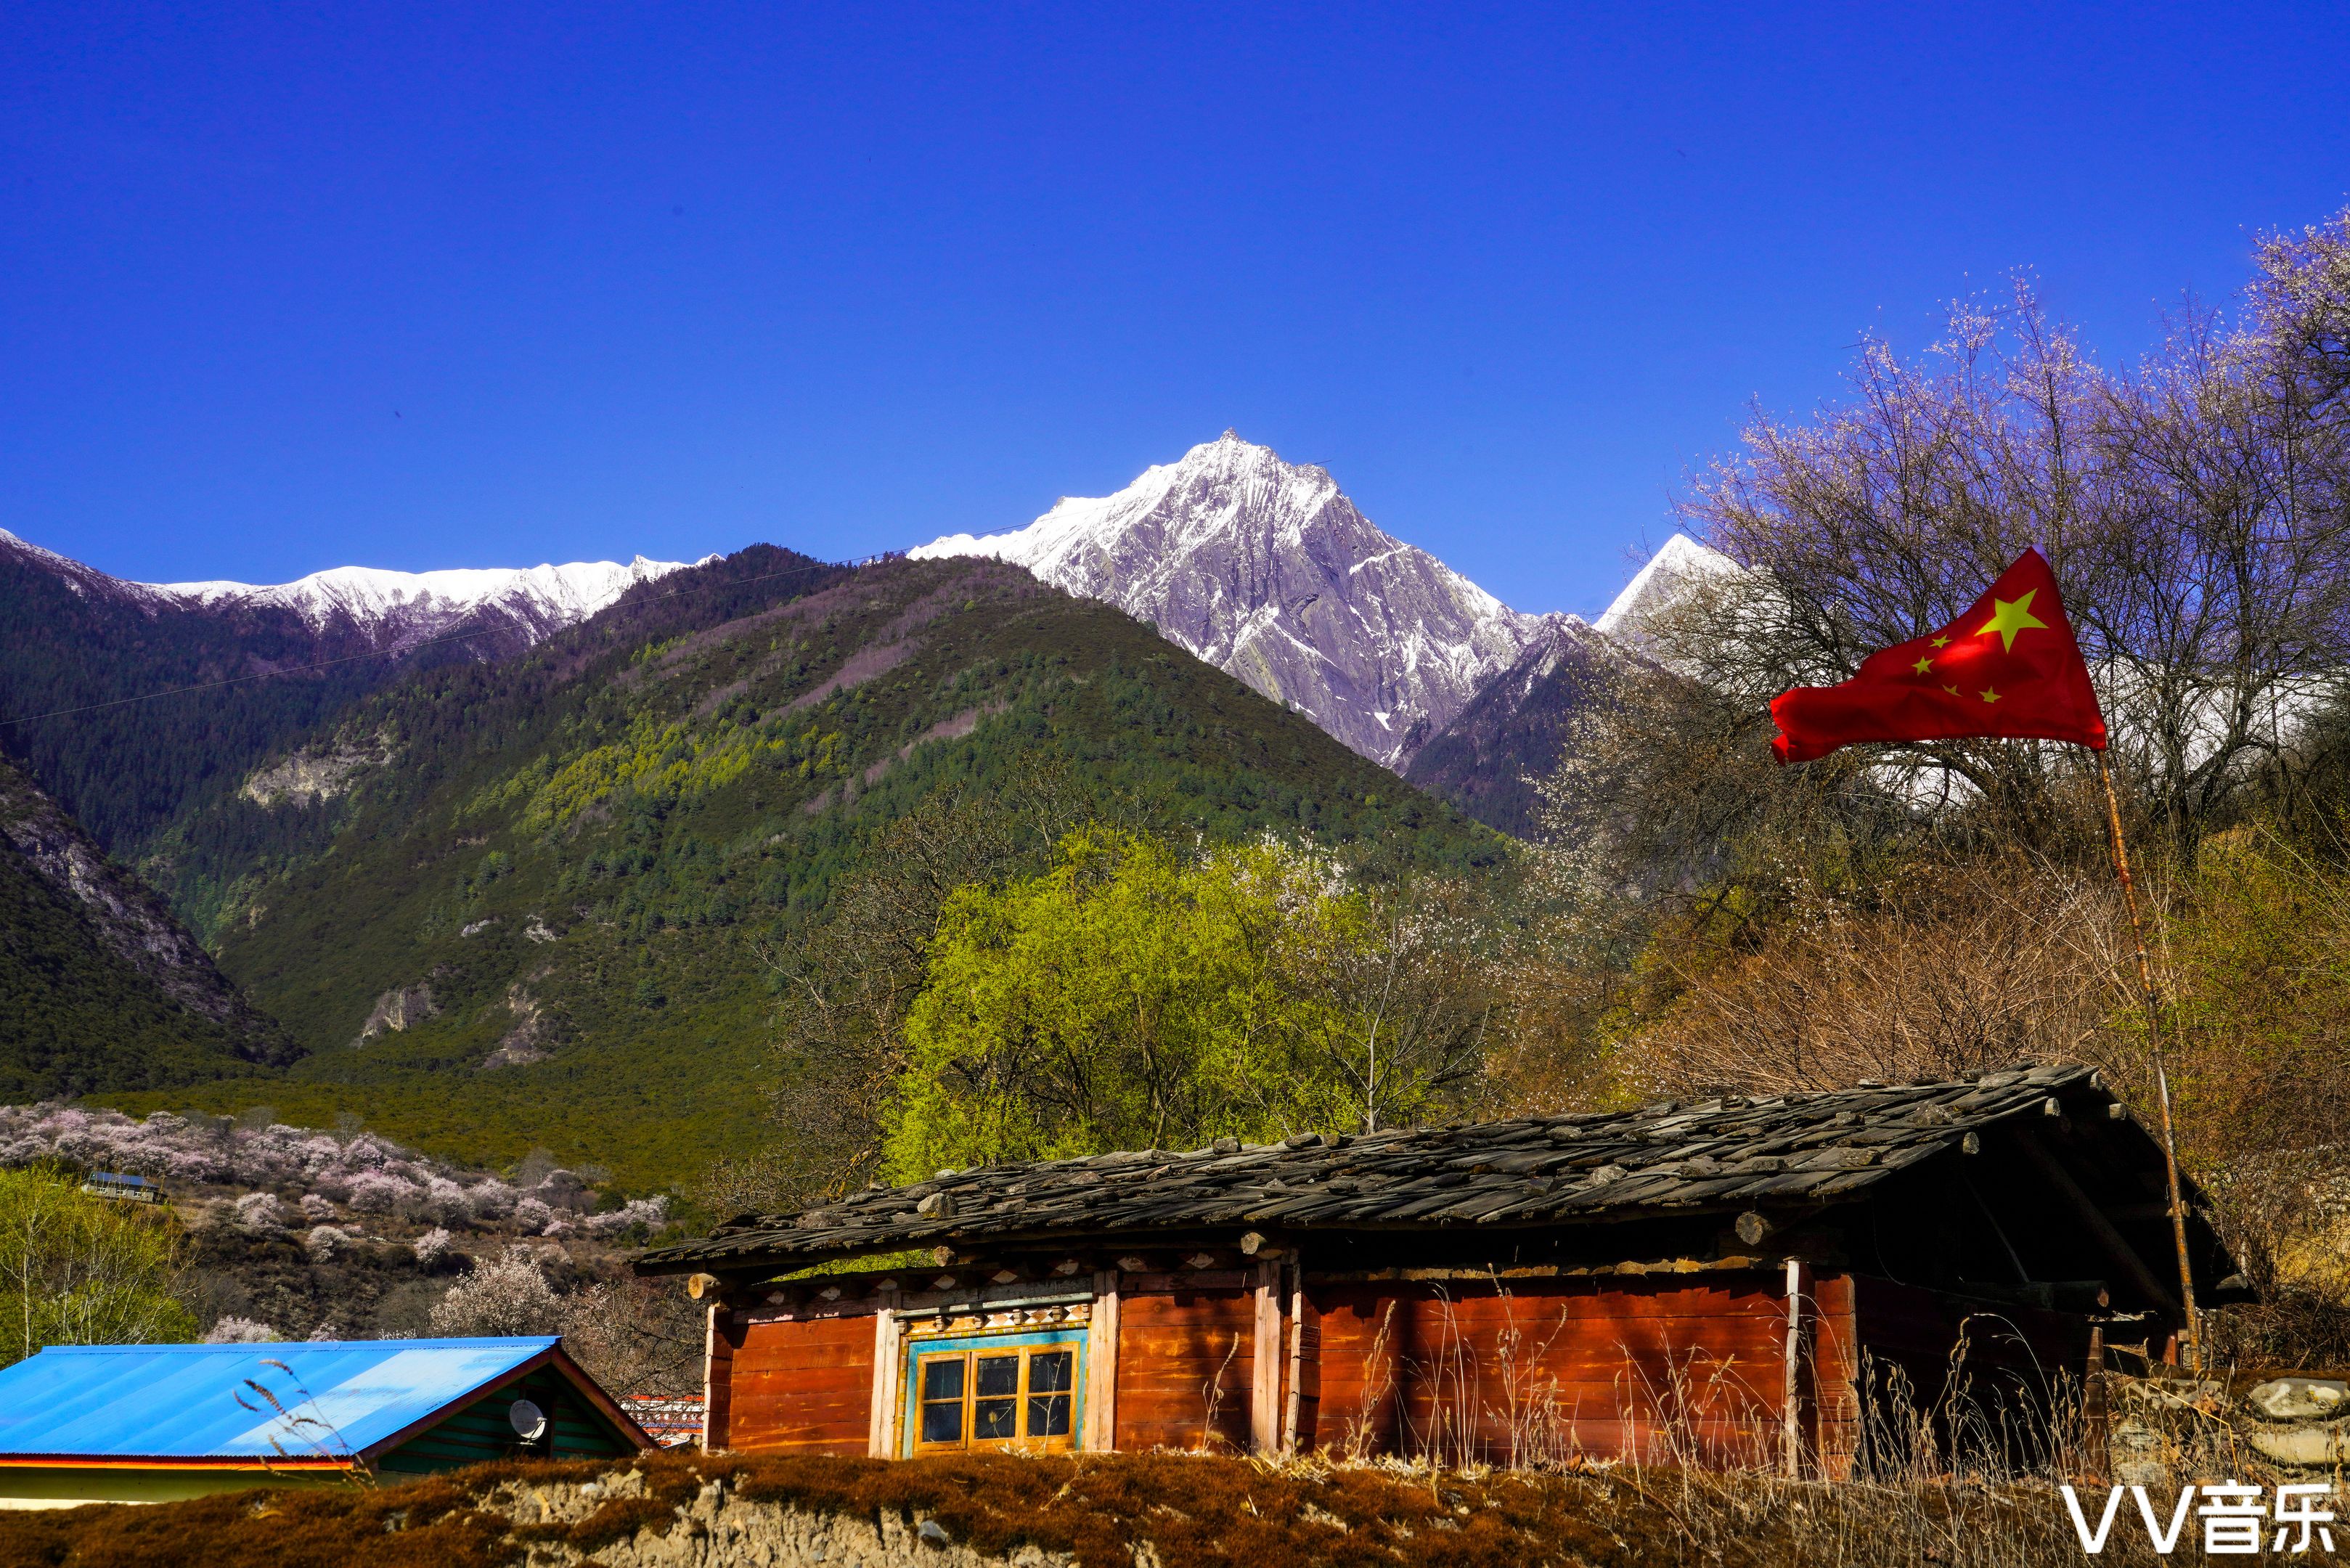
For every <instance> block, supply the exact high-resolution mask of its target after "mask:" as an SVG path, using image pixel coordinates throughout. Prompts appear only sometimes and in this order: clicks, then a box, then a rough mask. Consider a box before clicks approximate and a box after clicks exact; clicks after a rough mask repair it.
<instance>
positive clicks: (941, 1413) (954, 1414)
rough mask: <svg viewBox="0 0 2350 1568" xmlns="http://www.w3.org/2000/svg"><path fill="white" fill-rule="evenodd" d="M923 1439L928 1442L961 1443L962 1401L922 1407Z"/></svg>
mask: <svg viewBox="0 0 2350 1568" xmlns="http://www.w3.org/2000/svg"><path fill="white" fill-rule="evenodd" d="M922 1441H924V1442H926V1443H960V1442H962V1400H960V1399H957V1400H955V1401H953V1402H952V1403H950V1404H944V1405H925V1406H923V1407H922Z"/></svg>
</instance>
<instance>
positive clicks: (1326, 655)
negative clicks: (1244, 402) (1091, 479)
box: [911, 431, 1544, 769]
mask: <svg viewBox="0 0 2350 1568" xmlns="http://www.w3.org/2000/svg"><path fill="white" fill-rule="evenodd" d="M911 554H912V555H913V556H914V557H915V558H917V559H936V558H940V557H944V556H994V557H995V558H997V559H999V560H1003V561H1010V562H1013V563H1014V564H1016V565H1019V566H1025V567H1027V568H1028V569H1029V570H1030V571H1031V572H1034V573H1035V575H1036V576H1039V577H1041V578H1043V579H1044V580H1045V581H1046V582H1048V583H1051V584H1053V585H1054V586H1055V587H1060V588H1065V589H1066V590H1068V591H1069V592H1071V593H1074V594H1082V595H1084V596H1086V597H1088V598H1096V599H1101V600H1104V601H1106V602H1107V603H1109V604H1113V605H1116V606H1118V607H1119V608H1120V609H1123V610H1125V611H1126V612H1127V613H1128V614H1129V615H1133V616H1136V617H1138V618H1140V619H1143V620H1146V621H1148V622H1149V623H1150V624H1151V625H1152V626H1154V627H1156V628H1158V629H1159V633H1160V635H1162V636H1164V637H1165V638H1166V639H1168V640H1169V641H1170V642H1173V643H1175V644H1176V645H1177V646H1178V647H1180V648H1182V649H1186V650H1188V651H1190V652H1191V653H1193V654H1195V655H1197V656H1198V657H1199V658H1201V659H1205V660H1206V661H1207V662H1209V663H1210V664H1212V665H1215V666H1216V667H1217V668H1219V669H1221V670H1226V671H1228V672H1230V673H1231V674H1232V675H1235V676H1238V677H1239V678H1240V679H1241V680H1244V681H1246V682H1247V683H1248V684H1249V685H1251V686H1253V687H1254V688H1255V689H1256V690H1257V691H1261V692H1263V694H1264V695H1265V696H1267V697H1270V698H1272V699H1273V700H1274V701H1277V702H1281V703H1284V704H1285V705H1287V706H1289V707H1291V708H1294V709H1295V710H1296V711H1299V712H1301V713H1303V714H1305V716H1306V717H1308V718H1310V719H1312V720H1313V721H1314V722H1315V723H1317V724H1319V725H1320V726H1321V727H1322V728H1323V729H1324V730H1326V731H1327V732H1329V733H1330V734H1332V735H1334V736H1336V738H1337V739H1338V740H1339V741H1341V742H1344V743H1345V744H1346V745H1347V746H1348V747H1351V748H1352V749H1353V750H1354V751H1356V752H1357V753H1361V754H1362V755H1364V756H1366V757H1368V758H1370V759H1372V760H1373V761H1375V762H1378V763H1381V764H1383V765H1385V766H1387V767H1390V768H1396V769H1401V768H1402V767H1403V766H1404V765H1405V764H1406V763H1408V762H1409V760H1410V759H1411V757H1412V755H1413V753H1416V752H1417V751H1418V750H1419V747H1420V745H1421V743H1422V742H1425V741H1426V740H1427V739H1428V737H1429V736H1430V735H1432V734H1434V733H1435V732H1438V731H1439V730H1440V729H1442V728H1443V727H1444V726H1445V725H1446V724H1447V723H1448V722H1451V719H1452V717H1453V716H1454V715H1455V714H1456V713H1458V712H1459V711H1461V708H1462V707H1463V705H1465V704H1466V703H1467V702H1468V701H1469V699H1470V698H1471V696H1472V695H1473V694H1474V693H1475V692H1476V691H1477V690H1478V689H1479V688H1480V687H1481V686H1482V685H1484V684H1485V683H1486V682H1487V681H1489V680H1492V679H1493V678H1494V677H1495V676H1497V675H1499V674H1500V673H1501V672H1503V670H1507V669H1509V668H1510V667H1511V666H1512V665H1513V664H1514V663H1515V662H1516V661H1517V659H1518V658H1519V656H1520V655H1521V654H1523V653H1524V652H1525V651H1526V649H1527V648H1528V647H1529V646H1530V645H1532V644H1533V643H1534V641H1535V640H1536V639H1537V638H1538V637H1539V635H1540V633H1541V630H1542V628H1543V624H1544V622H1543V618H1541V617H1537V616H1531V615H1522V614H1520V613H1519V612H1517V611H1515V610H1513V609H1511V608H1510V607H1508V606H1506V605H1504V604H1503V603H1502V602H1501V601H1500V600H1499V599H1496V598H1495V597H1493V596H1492V595H1491V594H1489V593H1487V592H1485V591H1484V590H1483V589H1482V588H1481V587H1478V586H1477V585H1476V584H1474V583H1472V582H1471V581H1469V580H1468V579H1467V578H1466V577H1463V576H1461V574H1460V573H1458V572H1455V571H1453V570H1452V569H1451V567H1449V566H1446V565H1445V564H1444V563H1443V562H1441V561H1440V560H1438V559H1437V558H1436V557H1435V556H1431V555H1430V554H1429V553H1428V552H1426V551H1425V550H1421V549H1418V548H1416V547H1414V546H1412V545H1407V544H1404V543H1403V542H1402V541H1400V540H1399V539H1397V538H1396V537H1395V536H1394V535H1390V534H1388V533H1386V532H1384V531H1383V530H1381V529H1380V528H1378V526H1377V525H1376V524H1373V523H1372V522H1371V521H1370V519H1369V518H1367V517H1365V516H1364V515H1363V514H1362V513H1361V512H1360V511H1359V510H1357V508H1356V506H1355V504H1354V503H1353V502H1351V501H1349V500H1347V497H1346V495H1345V494H1344V493H1341V492H1340V490H1339V489H1338V485H1337V483H1336V481H1335V480H1333V479H1332V478H1331V477H1330V475H1329V474H1328V472H1326V471H1324V470H1323V469H1320V468H1316V467H1313V466H1310V465H1303V466H1302V465H1299V464H1295V463H1288V462H1283V461H1282V460H1281V459H1280V458H1279V457H1278V456H1276V455H1275V454H1274V452H1273V451H1272V450H1271V449H1270V448H1267V447H1262V446H1258V445H1255V444H1253V442H1250V441H1243V440H1242V439H1241V438H1240V437H1239V436H1238V435H1236V434H1235V433H1233V432H1232V431H1225V432H1224V434H1223V435H1222V438H1220V439H1219V440H1216V441H1208V442H1205V443H1203V444H1201V445H1200V446H1195V447H1193V448H1192V449H1191V451H1190V452H1186V453H1184V454H1183V458H1182V460H1181V461H1180V462H1173V463H1167V464H1162V465H1160V466H1158V467H1154V468H1151V469H1149V470H1148V471H1147V472H1144V473H1143V475H1142V476H1141V477H1140V478H1139V479H1137V480H1136V481H1135V482H1134V483H1132V484H1129V485H1128V486H1127V487H1126V488H1125V489H1124V490H1121V491H1119V492H1118V493H1117V494H1115V495H1108V496H1102V497H1097V498H1071V499H1067V500H1064V501H1062V502H1061V503H1059V504H1057V505H1055V507H1054V508H1053V509H1052V510H1051V511H1050V512H1048V513H1046V514H1045V515H1044V516H1042V517H1039V518H1038V519H1036V521H1035V522H1034V523H1032V524H1029V525H1028V526H1027V527H1025V528H1022V529H1018V530H1016V531H1014V532H1012V533H1008V534H991V535H985V536H983V537H975V536H973V535H969V534H956V535H949V536H947V537H945V538H941V539H937V540H934V541H932V542H931V543H930V544H928V545H922V546H920V548H918V549H916V550H914V551H912V552H911Z"/></svg>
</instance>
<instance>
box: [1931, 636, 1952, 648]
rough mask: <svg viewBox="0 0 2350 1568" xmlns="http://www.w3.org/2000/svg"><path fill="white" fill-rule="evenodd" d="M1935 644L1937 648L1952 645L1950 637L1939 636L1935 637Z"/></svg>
mask: <svg viewBox="0 0 2350 1568" xmlns="http://www.w3.org/2000/svg"><path fill="white" fill-rule="evenodd" d="M1934 646H1935V647H1936V648H1948V647H1950V639H1949V638H1947V637H1938V638H1936V639H1934Z"/></svg>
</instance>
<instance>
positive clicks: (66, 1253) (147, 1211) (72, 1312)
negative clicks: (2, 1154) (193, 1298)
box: [0, 1168, 196, 1366]
mask: <svg viewBox="0 0 2350 1568" xmlns="http://www.w3.org/2000/svg"><path fill="white" fill-rule="evenodd" d="M179 1272H180V1255H179V1237H178V1233H177V1228H176V1222H175V1221H174V1220H172V1216H171V1215H170V1213H169V1212H168V1211H162V1212H158V1211H157V1210H154V1209H151V1208H148V1207H146V1206H143V1205H141V1206H134V1205H130V1204H126V1203H120V1202H118V1201H116V1200H114V1199H107V1198H98V1197H94V1196H92V1195H90V1194H88V1193H85V1192H83V1191H82V1190H81V1187H80V1183H79V1182H78V1181H77V1180H75V1179H73V1178H72V1177H70V1176H67V1175H64V1174H62V1173H60V1172H58V1171H56V1170H54V1169H40V1168H36V1169H30V1170H0V1366H13V1365H14V1364H15V1363H16V1362H18V1361H21V1360H23V1359H24V1358H25V1357H26V1356H27V1355H32V1354H33V1352H35V1351H36V1350H38V1349H40V1348H41V1347H42V1346H44V1345H153V1344H158V1343H163V1342H169V1341H172V1340H184V1339H189V1338H192V1337H193V1336H194V1334H195V1332H196V1322H195V1319H194V1317H193V1316H192V1315H191V1314H189V1312H188V1309H187V1308H186V1307H185V1306H182V1304H181V1303H179V1302H178V1301H176V1300H175V1299H173V1297H172V1285H173V1284H174V1283H175V1282H177V1280H178V1278H179Z"/></svg>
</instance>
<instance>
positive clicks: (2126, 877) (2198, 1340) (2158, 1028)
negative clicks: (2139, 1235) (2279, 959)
mask: <svg viewBox="0 0 2350 1568" xmlns="http://www.w3.org/2000/svg"><path fill="white" fill-rule="evenodd" d="M2096 757H2097V782H2098V783H2099V784H2103V785H2104V786H2105V791H2106V831H2107V832H2108V833H2109V834H2111V835H2112V841H2113V853H2114V874H2115V875H2116V877H2119V878H2120V880H2121V885H2122V901H2123V902H2124V903H2125V904H2126V905H2127V906H2128V907H2129V920H2130V940H2132V941H2133V942H2134V943H2136V944H2137V979H2138V985H2139V986H2140V988H2141V989H2142V990H2143V991H2144V992H2145V993H2146V1039H2147V1045H2148V1046H2149V1047H2150V1048H2151V1050H2152V1052H2153V1054H2154V1090H2155V1097H2156V1098H2157V1099H2158V1101H2159V1102H2160V1103H2161V1106H2162V1164H2163V1169H2164V1171H2165V1173H2166V1174H2167V1175H2168V1178H2169V1180H2170V1235H2171V1240H2172V1241H2174V1242H2175V1243H2176V1244H2177V1246H2178V1302H2179V1306H2180V1308H2181V1309H2182V1310H2183V1311H2184V1312H2185V1313H2186V1314H2187V1358H2188V1359H2187V1365H2188V1369H2189V1371H2191V1372H2197V1373H2200V1372H2201V1371H2202V1370H2203V1325H2202V1324H2200V1323H2199V1322H2198V1321H2197V1320H2196V1313H2195V1268H2194V1264H2193V1263H2192V1262H2190V1261H2189V1258H2188V1253H2187V1203H2186V1200H2185V1199H2182V1198H2181V1197H2180V1196H2179V1190H2178V1140H2177V1139H2176V1138H2175V1137H2173V1136H2172V1133H2171V1128H2170V1075H2169V1074H2168V1072H2166V1071H2165V1070H2164V1068H2163V1063H2162V1002H2161V999H2160V997H2159V996H2158V994H2157V993H2156V992H2155V989H2154V965H2153V963H2152V962H2151V961H2149V960H2148V959H2147V956H2146V927H2145V925H2144V923H2143V922H2142V921H2140V920H2139V919H2138V913H2137V888H2136V887H2135V886H2133V885H2132V883H2131V881H2130V869H2129V850H2128V848H2127V847H2126V846H2125V845H2124V844H2123V842H2122V805H2121V798H2120V797H2119V796H2118V795H2116V794H2115V793H2114V774H2113V770H2112V769H2111V768H2110V767H2107V766H2106V753H2105V752H2104V751H2103V750H2102V749H2100V750H2099V751H2098V752H2097V753H2096Z"/></svg>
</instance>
